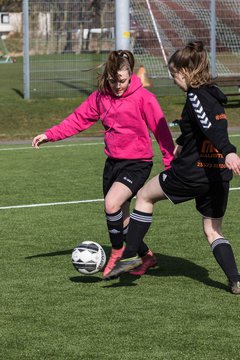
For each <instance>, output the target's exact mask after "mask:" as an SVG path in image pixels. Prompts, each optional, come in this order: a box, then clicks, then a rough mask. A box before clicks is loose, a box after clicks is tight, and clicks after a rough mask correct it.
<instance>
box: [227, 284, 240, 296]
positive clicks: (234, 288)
mask: <svg viewBox="0 0 240 360" xmlns="http://www.w3.org/2000/svg"><path fill="white" fill-rule="evenodd" d="M229 287H230V291H231V293H232V294H235V295H240V281H234V282H233V281H230V282H229Z"/></svg>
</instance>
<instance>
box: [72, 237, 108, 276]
mask: <svg viewBox="0 0 240 360" xmlns="http://www.w3.org/2000/svg"><path fill="white" fill-rule="evenodd" d="M105 263H106V254H105V251H104V250H103V248H102V247H101V245H99V244H98V243H96V242H93V241H84V242H82V243H81V244H79V245H77V246H76V247H75V248H74V249H73V251H72V264H73V266H74V267H75V269H76V270H77V271H78V272H80V273H81V274H85V275H92V274H96V273H97V272H98V271H100V270H102V268H103V267H104V265H105Z"/></svg>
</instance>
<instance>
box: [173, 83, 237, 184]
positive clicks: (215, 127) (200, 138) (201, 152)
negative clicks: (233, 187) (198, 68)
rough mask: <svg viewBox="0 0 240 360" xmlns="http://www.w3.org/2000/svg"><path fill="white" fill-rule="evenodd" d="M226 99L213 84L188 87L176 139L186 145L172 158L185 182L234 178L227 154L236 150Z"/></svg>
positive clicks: (175, 171) (204, 181)
mask: <svg viewBox="0 0 240 360" xmlns="http://www.w3.org/2000/svg"><path fill="white" fill-rule="evenodd" d="M226 102H227V98H226V96H225V95H224V94H223V93H222V92H221V91H220V89H219V88H218V87H217V86H214V85H212V86H210V85H204V86H201V87H199V88H190V89H189V90H188V92H187V99H186V103H185V106H184V109H183V112H182V118H181V120H180V122H179V125H180V128H181V132H182V134H181V135H180V137H179V138H178V139H177V144H179V145H182V146H183V148H182V151H181V153H180V156H179V157H178V158H177V159H175V160H174V161H173V162H172V171H173V173H174V174H175V176H176V177H178V178H179V180H181V181H182V182H188V183H189V182H190V183H209V182H218V181H229V180H231V178H232V171H230V170H228V169H227V167H226V165H225V156H226V155H227V154H229V153H232V152H236V148H235V146H234V145H232V144H231V143H230V141H229V138H228V131H227V116H226V114H225V111H224V104H225V103H226Z"/></svg>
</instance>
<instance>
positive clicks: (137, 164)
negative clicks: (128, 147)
mask: <svg viewBox="0 0 240 360" xmlns="http://www.w3.org/2000/svg"><path fill="white" fill-rule="evenodd" d="M152 165H153V163H152V161H140V160H115V159H110V158H107V160H106V163H105V167H104V171H103V194H104V197H105V196H106V195H107V193H108V191H109V189H110V188H111V186H112V184H113V183H114V182H116V181H117V182H120V183H122V184H124V185H126V186H127V187H128V188H129V189H130V190H131V192H132V197H134V196H135V195H136V194H137V192H138V190H139V189H141V187H142V186H143V185H144V183H145V182H146V180H147V178H148V177H149V175H150V172H151V169H152Z"/></svg>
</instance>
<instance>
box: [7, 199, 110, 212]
mask: <svg viewBox="0 0 240 360" xmlns="http://www.w3.org/2000/svg"><path fill="white" fill-rule="evenodd" d="M99 201H103V199H92V200H79V201H61V202H55V203H45V204H44V203H43V204H29V205H13V206H1V207H0V210H9V209H25V208H34V207H41V206H57V205H71V204H83V203H92V202H99Z"/></svg>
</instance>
